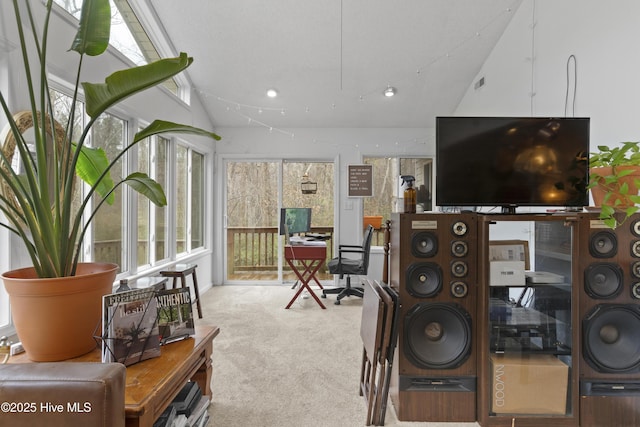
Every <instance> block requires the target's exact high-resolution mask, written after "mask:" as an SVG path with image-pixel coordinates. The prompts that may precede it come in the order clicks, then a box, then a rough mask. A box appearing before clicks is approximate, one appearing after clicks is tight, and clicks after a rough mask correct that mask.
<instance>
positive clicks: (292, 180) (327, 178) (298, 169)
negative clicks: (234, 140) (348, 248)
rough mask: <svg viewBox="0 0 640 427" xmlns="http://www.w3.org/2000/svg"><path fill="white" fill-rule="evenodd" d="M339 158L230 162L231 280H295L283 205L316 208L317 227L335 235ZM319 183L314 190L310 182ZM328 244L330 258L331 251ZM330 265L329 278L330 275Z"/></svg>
mask: <svg viewBox="0 0 640 427" xmlns="http://www.w3.org/2000/svg"><path fill="white" fill-rule="evenodd" d="M333 170H334V168H333V163H330V162H304V161H285V160H277V161H227V162H225V172H226V190H225V195H226V201H225V206H226V214H225V230H224V232H225V248H226V250H225V258H226V259H225V283H251V284H252V283H263V284H276V283H283V282H285V283H286V282H292V281H295V277H294V275H293V273H292V272H291V271H290V269H289V267H288V265H286V263H284V262H283V258H282V253H283V244H284V237H283V236H281V235H280V234H279V228H278V225H279V221H280V208H282V207H309V208H312V218H311V226H312V231H313V232H318V233H329V234H331V235H332V234H333V214H334V209H333V189H334V185H333V182H334V176H333ZM303 182H305V183H306V184H307V187H309V186H311V185H312V184H314V183H315V187H316V190H315V192H311V191H310V190H309V189H308V188H307V187H305V189H306V190H305V192H304V193H303V191H302V189H303V186H302V183H303ZM331 247H332V244H331V241H329V242H328V244H327V257H328V258H329V257H330V256H331V255H332V253H331ZM324 270H326V267H325V268H324V269H323V271H322V272H321V273H322V276H320V277H321V278H323V279H329V278H330V277H331V276H329V275H327V273H326V271H324Z"/></svg>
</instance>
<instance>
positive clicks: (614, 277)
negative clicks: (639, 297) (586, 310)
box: [584, 262, 622, 299]
mask: <svg viewBox="0 0 640 427" xmlns="http://www.w3.org/2000/svg"><path fill="white" fill-rule="evenodd" d="M584 290H585V292H586V293H587V295H589V296H590V297H591V298H597V299H607V298H614V297H616V296H617V295H618V294H620V292H621V291H622V269H621V268H620V266H619V265H617V264H612V263H606V262H601V263H594V264H591V265H589V266H588V267H587V269H586V270H585V271H584Z"/></svg>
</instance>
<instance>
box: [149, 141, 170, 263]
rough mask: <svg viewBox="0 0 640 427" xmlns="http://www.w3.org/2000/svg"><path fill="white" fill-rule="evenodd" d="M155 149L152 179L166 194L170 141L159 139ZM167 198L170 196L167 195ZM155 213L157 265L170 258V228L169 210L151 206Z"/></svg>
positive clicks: (154, 227)
mask: <svg viewBox="0 0 640 427" xmlns="http://www.w3.org/2000/svg"><path fill="white" fill-rule="evenodd" d="M154 149H155V155H153V156H152V158H153V160H154V161H153V165H154V167H153V170H152V172H153V174H152V175H151V178H153V179H155V180H156V181H157V182H158V184H160V185H161V186H162V188H163V189H164V191H165V192H167V191H168V180H167V174H168V170H169V165H168V161H169V160H168V159H169V157H168V156H167V152H168V151H169V140H168V139H167V138H164V137H161V136H159V137H158V141H157V142H156V143H155V144H154V145H153V146H152V152H153V150H154ZM167 198H169V196H168V195H167ZM151 208H152V212H153V216H152V218H153V227H152V229H153V230H155V232H154V234H153V238H152V239H151V241H152V242H155V245H154V246H153V247H154V248H155V250H154V251H153V252H152V257H151V259H153V260H154V261H155V262H156V263H157V262H158V261H162V260H164V259H167V258H169V245H167V235H168V228H169V219H168V215H169V209H168V208H167V207H166V206H164V207H158V206H156V205H154V204H152V205H151Z"/></svg>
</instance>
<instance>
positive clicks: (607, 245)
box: [589, 230, 618, 258]
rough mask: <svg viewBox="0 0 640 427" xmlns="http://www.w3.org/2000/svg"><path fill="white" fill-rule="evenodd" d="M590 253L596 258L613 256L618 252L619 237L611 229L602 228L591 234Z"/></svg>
mask: <svg viewBox="0 0 640 427" xmlns="http://www.w3.org/2000/svg"><path fill="white" fill-rule="evenodd" d="M589 253H591V256H592V257H594V258H611V257H613V256H615V255H616V254H617V253H618V239H617V237H616V235H615V234H614V233H613V232H612V231H609V230H602V231H598V232H596V233H593V234H592V235H591V239H590V240H589Z"/></svg>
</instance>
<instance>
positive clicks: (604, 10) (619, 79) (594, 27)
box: [455, 0, 640, 151]
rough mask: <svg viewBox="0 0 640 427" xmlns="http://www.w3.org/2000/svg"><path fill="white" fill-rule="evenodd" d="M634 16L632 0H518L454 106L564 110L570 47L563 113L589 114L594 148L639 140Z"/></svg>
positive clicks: (491, 110) (638, 6)
mask: <svg viewBox="0 0 640 427" xmlns="http://www.w3.org/2000/svg"><path fill="white" fill-rule="evenodd" d="M638 16H640V2H638V1H635V0H620V1H616V2H603V1H599V0H563V1H554V0H535V1H527V2H523V3H522V5H521V6H520V8H519V9H518V10H517V12H516V15H515V16H514V17H513V20H512V21H511V24H510V25H509V27H508V28H507V29H506V31H505V33H504V35H503V37H502V38H501V39H500V41H499V43H498V44H497V45H496V48H495V49H494V51H493V52H492V53H491V55H490V56H489V58H488V59H487V61H486V62H485V64H484V65H483V67H482V68H481V70H480V72H479V73H478V75H477V77H476V78H475V79H474V82H475V81H477V80H478V79H479V78H481V77H485V82H486V83H485V85H484V86H483V87H481V88H480V89H478V90H474V89H473V85H471V86H470V87H469V89H468V91H467V93H466V94H465V96H464V98H463V99H462V101H461V102H460V104H459V106H458V108H457V110H456V112H455V113H456V114H458V115H494V114H495V115H511V116H518V115H524V116H530V115H533V116H564V114H565V94H566V90H567V60H568V59H569V57H570V55H575V58H576V64H577V67H576V69H577V79H575V82H576V84H577V90H576V92H575V93H576V96H575V101H576V102H575V112H574V111H573V108H572V106H571V104H572V99H573V95H572V94H573V84H574V74H573V69H574V66H573V64H570V73H569V78H570V83H569V89H570V93H569V105H568V109H567V115H568V116H575V117H590V118H591V149H592V151H594V150H595V147H596V146H597V145H602V144H605V145H613V144H617V143H618V142H622V141H629V140H634V141H635V140H638V139H639V138H640V126H638V123H639V118H640V103H638V99H639V96H640V79H639V78H638V69H639V66H640V49H638V46H639V43H638V41H639V40H640V26H638V19H637V17H638ZM532 24H535V25H532ZM531 58H534V60H533V63H532V61H531ZM532 89H533V90H532ZM532 92H533V93H535V95H534V96H533V97H531V96H530V93H532Z"/></svg>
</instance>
